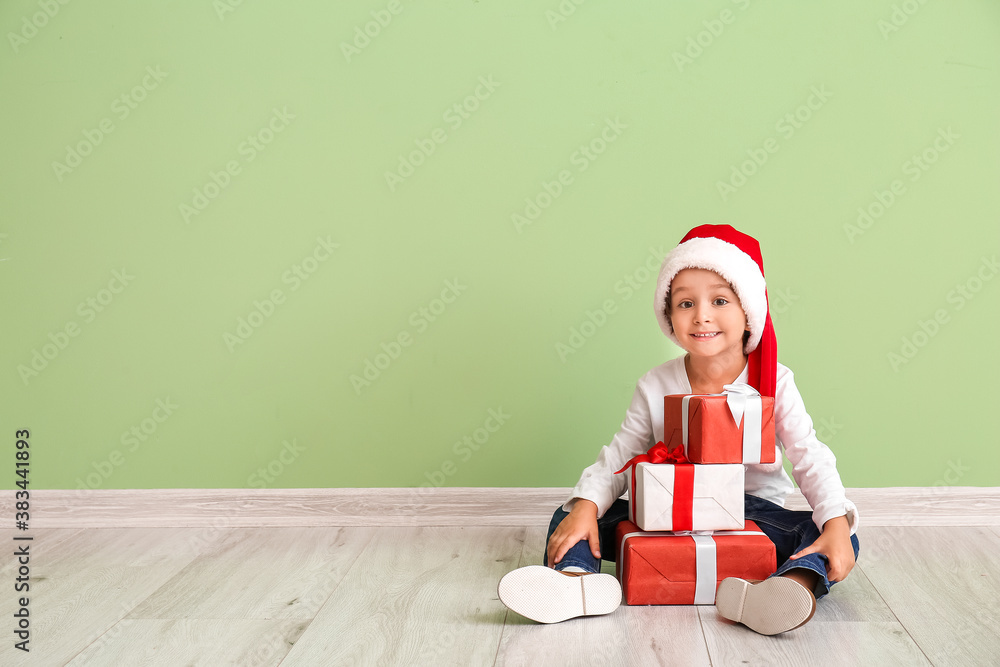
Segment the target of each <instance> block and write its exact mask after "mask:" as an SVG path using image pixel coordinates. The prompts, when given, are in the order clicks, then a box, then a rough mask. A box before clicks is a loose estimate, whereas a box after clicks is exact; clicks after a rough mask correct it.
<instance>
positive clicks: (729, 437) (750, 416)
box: [663, 383, 775, 464]
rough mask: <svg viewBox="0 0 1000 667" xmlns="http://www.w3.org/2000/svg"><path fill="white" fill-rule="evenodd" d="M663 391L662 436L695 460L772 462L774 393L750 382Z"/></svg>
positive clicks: (668, 445) (672, 446)
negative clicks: (706, 390)
mask: <svg viewBox="0 0 1000 667" xmlns="http://www.w3.org/2000/svg"><path fill="white" fill-rule="evenodd" d="M724 389H725V390H726V391H725V393H722V394H671V395H669V396H664V397H663V431H664V433H663V442H664V443H665V444H666V446H667V447H668V448H669V449H674V448H675V447H678V446H680V447H682V448H683V449H684V452H685V456H686V457H687V459H688V460H689V461H691V462H692V463H702V464H705V463H774V461H775V451H774V398H773V397H771V396H761V395H760V394H759V393H758V392H757V390H756V389H754V388H753V387H751V386H750V385H748V384H742V383H740V384H727V385H725V387H724Z"/></svg>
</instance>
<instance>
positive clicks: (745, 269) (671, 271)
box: [653, 225, 778, 396]
mask: <svg viewBox="0 0 1000 667" xmlns="http://www.w3.org/2000/svg"><path fill="white" fill-rule="evenodd" d="M687 268H698V269H708V270H710V271H715V272H716V273H718V274H719V275H720V276H722V277H723V278H725V279H726V281H727V282H728V283H729V284H730V285H732V286H733V291H734V292H736V296H738V297H739V298H740V303H741V304H742V305H743V311H744V312H745V313H746V316H747V323H748V324H749V325H750V337H749V339H748V340H747V342H746V345H745V346H744V348H743V351H744V352H745V353H746V354H747V355H748V356H749V359H748V361H747V364H748V366H749V368H748V373H749V378H748V381H749V384H750V385H751V386H753V387H754V388H755V389H757V391H759V392H760V393H761V395H762V396H774V390H775V384H776V376H777V370H778V367H777V363H778V343H777V340H776V339H775V337H774V326H773V325H772V324H771V313H770V311H769V309H768V301H767V283H766V282H765V281H764V260H763V259H762V258H761V254H760V244H759V243H758V242H757V239H755V238H754V237H752V236H749V235H747V234H744V233H743V232H739V231H737V230H735V229H733V228H732V227H730V226H729V225H700V226H698V227H695V228H694V229H692V230H691V231H689V232H688V233H687V234H686V235H685V236H684V238H682V239H681V242H680V243H679V244H678V245H677V247H676V248H674V249H673V250H671V251H670V252H669V253H668V254H667V256H666V257H665V258H664V259H663V266H661V267H660V277H659V278H658V279H657V281H656V299H655V302H654V304H653V307H654V309H655V311H656V319H657V321H658V322H659V323H660V329H661V330H662V331H663V333H664V334H665V335H666V336H667V337H668V338H670V340H672V341H673V342H674V343H676V344H677V345H678V346H680V342H679V341H678V340H677V336H675V335H674V328H673V326H672V325H671V324H670V320H669V319H667V315H666V313H665V312H664V309H665V307H666V297H667V294H668V293H669V291H670V283H671V281H672V280H673V279H674V276H676V275H677V274H678V272H680V271H681V270H682V269H687Z"/></svg>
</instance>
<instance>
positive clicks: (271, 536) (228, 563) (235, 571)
mask: <svg viewBox="0 0 1000 667" xmlns="http://www.w3.org/2000/svg"><path fill="white" fill-rule="evenodd" d="M377 530H378V529H376V528H363V527H349V528H337V527H326V528H324V527H312V528H307V527H290V528H230V529H227V530H225V531H224V535H222V536H221V538H220V539H219V540H218V541H217V542H216V543H215V544H214V545H212V546H211V547H209V548H206V549H205V550H204V551H203V552H202V553H201V554H200V555H199V556H198V557H197V558H195V559H194V560H193V561H192V562H191V563H190V564H189V565H188V566H187V567H185V568H184V569H183V570H182V571H180V572H178V573H177V574H176V575H175V576H174V577H173V578H171V579H170V581H168V582H166V583H165V584H164V585H163V586H162V587H161V588H160V589H159V590H157V591H156V592H155V593H153V594H152V595H151V596H150V597H149V598H148V599H146V600H144V601H143V602H142V604H140V605H138V606H137V607H136V608H135V609H134V610H133V611H132V612H131V613H130V614H129V615H128V617H129V618H161V619H165V618H234V619H235V618H243V619H251V618H256V619H264V620H268V619H300V620H301V619H311V618H313V617H314V616H315V615H316V612H317V611H318V609H319V607H320V606H321V605H322V603H323V602H325V601H326V599H327V598H328V597H329V596H330V594H331V593H332V592H333V591H334V589H335V588H336V587H337V586H338V585H339V584H340V581H341V579H343V577H344V574H345V573H346V572H347V571H348V570H349V569H350V567H351V566H352V565H353V563H354V560H355V559H356V558H357V557H358V554H359V553H361V551H362V549H364V547H365V545H367V544H368V542H369V541H370V540H371V539H372V536H373V535H374V534H375V532H376V531H377ZM310 599H311V600H312V601H313V604H306V603H305V602H306V601H307V600H310Z"/></svg>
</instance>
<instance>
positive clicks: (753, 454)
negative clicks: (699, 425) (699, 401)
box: [681, 382, 762, 463]
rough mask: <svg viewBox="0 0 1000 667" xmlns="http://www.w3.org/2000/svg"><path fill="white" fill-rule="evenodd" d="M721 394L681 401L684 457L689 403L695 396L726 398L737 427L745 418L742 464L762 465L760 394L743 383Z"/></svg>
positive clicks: (690, 396) (727, 387)
mask: <svg viewBox="0 0 1000 667" xmlns="http://www.w3.org/2000/svg"><path fill="white" fill-rule="evenodd" d="M722 389H723V390H724V392H723V393H721V394H688V395H687V396H685V397H684V398H682V399H681V440H682V442H683V444H684V455H685V456H687V453H688V403H689V402H690V401H691V399H692V398H693V397H694V396H699V397H701V396H725V397H726V405H728V406H729V412H731V413H732V415H733V419H734V420H735V421H736V426H737V427H739V425H740V421H742V420H743V418H744V416H745V417H746V421H745V422H744V424H743V461H742V463H760V424H761V421H762V414H761V413H762V408H761V400H760V392H758V391H757V390H756V389H754V388H753V387H751V386H750V385H748V384H745V383H743V382H738V383H736V384H727V385H725V386H723V387H722Z"/></svg>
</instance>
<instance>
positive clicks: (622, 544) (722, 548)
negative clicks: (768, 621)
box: [615, 521, 777, 605]
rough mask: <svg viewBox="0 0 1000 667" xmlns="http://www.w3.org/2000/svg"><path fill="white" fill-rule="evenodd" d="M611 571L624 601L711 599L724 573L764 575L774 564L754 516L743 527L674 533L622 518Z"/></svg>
mask: <svg viewBox="0 0 1000 667" xmlns="http://www.w3.org/2000/svg"><path fill="white" fill-rule="evenodd" d="M616 538H617V539H616V541H615V544H616V550H615V552H616V555H617V558H618V561H617V563H616V564H615V571H616V574H617V576H618V580H619V581H620V582H621V585H622V593H623V595H624V599H625V602H626V604H630V605H643V604H644V605H667V604H715V591H716V589H717V588H718V587H719V583H720V582H721V581H722V580H723V579H725V578H726V577H740V578H742V579H749V580H763V579H766V578H767V577H768V576H770V575H771V574H772V573H774V571H775V570H776V569H777V563H776V558H777V555H776V553H775V548H774V543H773V542H771V540H770V539H768V537H767V535H765V534H764V533H763V532H761V531H760V529H759V528H758V527H757V524H755V523H754V522H753V521H747V522H746V527H745V528H744V529H743V530H735V531H716V532H713V533H711V534H700V535H699V534H677V533H663V532H648V531H643V530H640V529H639V527H638V526H636V525H635V524H634V523H632V522H631V521H622V522H620V523H619V524H618V529H617V532H616Z"/></svg>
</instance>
